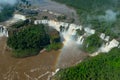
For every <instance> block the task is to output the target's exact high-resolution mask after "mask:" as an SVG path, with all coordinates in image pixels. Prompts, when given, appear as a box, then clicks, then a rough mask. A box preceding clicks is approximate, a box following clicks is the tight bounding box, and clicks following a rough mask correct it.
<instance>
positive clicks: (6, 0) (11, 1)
mask: <svg viewBox="0 0 120 80" xmlns="http://www.w3.org/2000/svg"><path fill="white" fill-rule="evenodd" d="M17 1H18V0H0V4H10V5H14V4H15V3H17Z"/></svg>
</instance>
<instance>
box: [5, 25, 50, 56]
mask: <svg viewBox="0 0 120 80" xmlns="http://www.w3.org/2000/svg"><path fill="white" fill-rule="evenodd" d="M49 43H50V38H49V35H48V34H47V33H46V31H45V27H44V25H31V26H28V27H26V28H25V29H23V30H21V31H19V32H17V33H14V34H13V35H11V36H10V37H9V38H8V40H7V44H8V46H9V47H11V48H13V50H15V52H16V55H19V56H18V57H21V56H22V55H25V56H22V57H26V55H27V56H31V55H33V54H34V55H35V54H36V51H38V50H41V49H43V48H44V47H45V46H46V45H48V44H49ZM29 50H30V51H31V50H32V51H34V50H36V51H35V53H32V52H31V53H29ZM21 52H26V53H21ZM19 53H21V55H20V54H19Z"/></svg>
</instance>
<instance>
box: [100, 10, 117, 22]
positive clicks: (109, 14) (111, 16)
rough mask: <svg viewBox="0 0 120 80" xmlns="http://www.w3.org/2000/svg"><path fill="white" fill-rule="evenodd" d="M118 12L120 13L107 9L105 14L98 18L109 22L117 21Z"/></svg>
mask: <svg viewBox="0 0 120 80" xmlns="http://www.w3.org/2000/svg"><path fill="white" fill-rule="evenodd" d="M118 14H119V13H118V12H114V11H112V10H106V11H105V15H100V16H99V17H98V19H99V20H102V21H107V22H114V21H116V19H117V15H118Z"/></svg>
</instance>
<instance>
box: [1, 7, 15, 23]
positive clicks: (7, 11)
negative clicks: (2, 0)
mask: <svg viewBox="0 0 120 80" xmlns="http://www.w3.org/2000/svg"><path fill="white" fill-rule="evenodd" d="M2 8H3V9H2V10H1V12H0V22H3V21H5V20H7V19H9V18H10V17H12V15H13V13H14V9H15V8H14V7H13V6H10V5H4V6H2Z"/></svg>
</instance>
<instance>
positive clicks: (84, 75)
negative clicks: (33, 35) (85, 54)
mask: <svg viewBox="0 0 120 80" xmlns="http://www.w3.org/2000/svg"><path fill="white" fill-rule="evenodd" d="M119 68H120V49H118V48H114V49H112V50H111V51H110V52H109V53H106V54H105V53H104V54H100V55H98V56H96V57H93V58H89V59H87V60H85V61H83V62H81V63H80V64H78V65H77V66H75V67H70V68H66V69H62V70H60V71H59V72H58V73H57V74H56V75H55V76H54V79H53V80H119V79H120V69H119Z"/></svg>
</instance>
